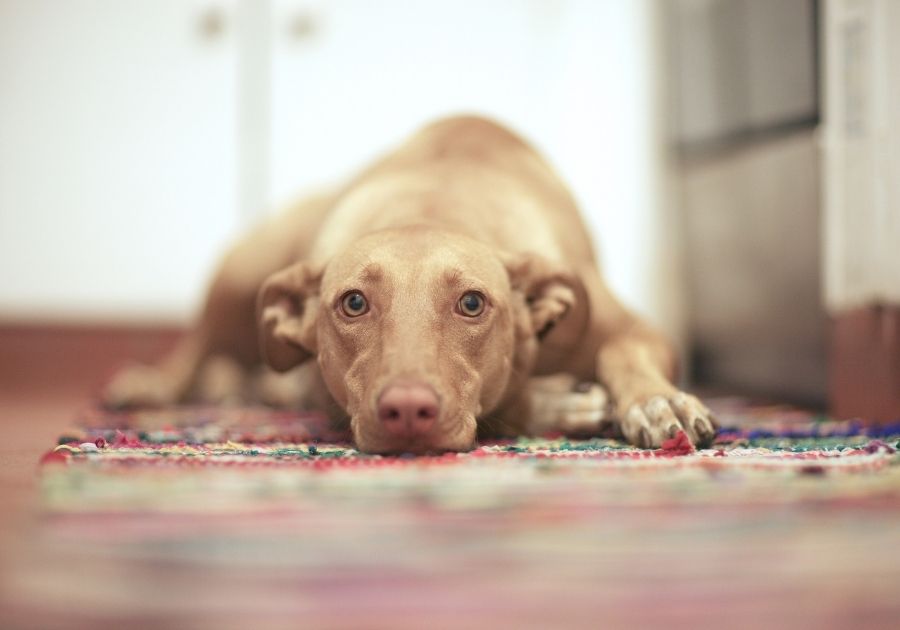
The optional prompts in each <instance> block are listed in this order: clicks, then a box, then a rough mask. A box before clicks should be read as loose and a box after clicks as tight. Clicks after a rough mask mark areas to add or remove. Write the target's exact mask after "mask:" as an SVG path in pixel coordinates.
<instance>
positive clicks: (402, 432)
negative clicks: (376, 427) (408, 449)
mask: <svg viewBox="0 0 900 630" xmlns="http://www.w3.org/2000/svg"><path fill="white" fill-rule="evenodd" d="M439 413H440V404H439V403H438V398H437V394H435V392H434V390H433V389H432V388H431V387H429V386H428V385H424V384H421V383H396V384H393V385H388V386H387V387H386V388H385V390H384V391H383V392H382V393H381V396H380V397H379V398H378V419H379V420H381V422H382V424H384V428H385V429H387V430H388V432H390V433H393V434H394V435H398V436H403V437H412V436H416V435H423V434H425V433H427V432H428V431H429V430H430V429H431V427H432V426H433V425H434V423H435V420H437V417H438V414H439Z"/></svg>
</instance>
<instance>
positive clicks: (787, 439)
mask: <svg viewBox="0 0 900 630" xmlns="http://www.w3.org/2000/svg"><path fill="white" fill-rule="evenodd" d="M712 406H713V407H714V410H715V411H716V412H717V415H718V416H719V418H720V419H721V420H722V421H723V422H724V424H725V428H724V429H723V430H722V431H721V432H720V434H719V436H718V438H717V439H716V441H715V443H714V444H713V445H712V447H711V448H707V449H703V450H699V451H698V450H696V449H694V448H693V447H692V446H691V445H690V443H689V442H688V441H687V440H686V438H685V437H684V436H683V435H679V436H677V437H676V438H673V439H671V440H669V441H668V442H666V443H665V444H664V446H663V448H661V449H657V450H640V449H636V448H633V447H630V446H627V445H625V444H623V443H621V442H618V441H615V440H612V439H590V440H571V439H565V438H562V437H553V436H550V437H546V438H542V439H519V440H514V441H503V442H493V443H487V444H482V445H481V446H480V447H479V448H478V449H476V450H474V451H472V452H470V453H464V454H444V455H438V456H426V457H402V456H401V457H381V456H372V455H365V454H361V453H359V452H357V451H356V450H354V449H353V448H352V446H351V445H350V444H349V443H347V442H343V441H341V440H342V438H344V436H341V435H338V434H333V433H330V432H329V431H328V429H327V425H326V423H325V422H324V420H323V419H322V418H320V417H317V416H315V415H295V414H287V413H276V412H272V411H265V410H259V409H256V410H254V409H232V410H211V409H205V410H204V409H177V410H167V411H163V412H143V413H133V414H127V415H122V414H119V415H115V414H105V413H100V412H94V413H89V414H86V415H85V416H84V417H83V418H82V420H81V421H80V422H79V424H78V426H77V427H75V428H73V429H72V430H71V431H69V432H67V434H66V435H64V436H62V437H61V438H60V440H59V444H58V445H56V446H55V447H54V448H52V449H50V450H49V451H48V452H47V454H46V455H45V456H44V457H43V459H42V461H41V464H40V479H41V486H42V497H43V498H42V506H41V519H40V521H39V522H38V523H37V524H36V527H35V531H34V533H33V537H32V539H30V540H28V541H23V546H22V549H21V550H20V553H21V554H22V557H23V558H28V562H27V563H24V564H25V565H26V566H27V567H28V569H27V570H25V571H22V572H19V573H18V574H17V575H14V576H11V577H10V578H9V580H8V581H9V583H8V584H6V585H4V586H5V590H6V591H7V593H8V595H7V602H6V608H7V609H8V610H9V611H10V615H11V616H10V617H9V619H14V620H15V623H14V625H22V626H28V625H31V624H33V625H34V627H49V626H54V625H59V626H67V625H72V626H76V627H100V626H110V627H125V624H127V625H128V627H145V626H146V627H156V626H166V627H179V628H183V627H186V628H193V627H215V628H222V627H249V626H255V627H347V628H369V627H375V628H382V627H383V628H423V627H427V628H434V627H463V628H471V627H517V628H520V627H541V628H549V627H553V628H555V627H635V626H638V627H643V626H653V625H660V626H666V627H682V626H697V625H700V626H711V625H720V624H727V625H729V626H737V627H759V626H760V625H763V624H765V625H767V626H770V627H854V628H857V627H896V625H897V623H898V619H900V560H898V554H900V455H898V453H897V449H898V447H900V425H888V426H881V427H868V428H867V427H866V426H864V425H863V424H862V423H860V422H834V421H830V420H828V419H826V418H822V417H817V416H815V415H812V414H809V413H805V412H802V411H798V410H794V409H790V408H786V407H777V406H776V407H758V406H757V407H753V406H748V405H746V404H744V403H743V402H742V401H739V400H733V399H721V400H715V401H712ZM20 560H21V558H20ZM18 564H19V565H20V566H21V565H22V564H23V563H22V562H19V563H18ZM4 627H5V626H4Z"/></svg>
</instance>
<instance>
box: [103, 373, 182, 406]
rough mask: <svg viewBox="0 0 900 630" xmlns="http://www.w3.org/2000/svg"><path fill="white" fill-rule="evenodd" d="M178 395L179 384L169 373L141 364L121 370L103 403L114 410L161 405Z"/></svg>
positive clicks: (110, 385) (107, 391) (105, 389)
mask: <svg viewBox="0 0 900 630" xmlns="http://www.w3.org/2000/svg"><path fill="white" fill-rule="evenodd" d="M177 398H178V391H177V387H176V385H175V383H174V382H173V381H172V379H171V378H170V377H169V376H168V375H166V374H165V373H164V372H163V371H162V370H160V369H159V368H157V367H154V366H152V365H141V364H135V365H130V366H128V367H126V368H123V369H122V370H120V371H119V372H118V373H117V374H116V375H115V376H114V377H113V378H112V380H111V381H110V382H109V383H108V384H107V385H106V387H105V388H104V389H103V392H102V393H101V399H102V402H103V404H104V405H105V406H106V407H110V408H113V409H120V408H132V407H160V406H162V405H167V404H171V403H173V402H175V401H176V400H177Z"/></svg>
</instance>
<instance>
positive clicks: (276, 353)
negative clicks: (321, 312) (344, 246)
mask: <svg viewBox="0 0 900 630" xmlns="http://www.w3.org/2000/svg"><path fill="white" fill-rule="evenodd" d="M322 271H323V269H322V268H321V267H318V266H313V265H311V264H309V263H306V262H300V263H296V264H294V265H291V266H290V267H286V268H285V269H282V270H281V271H276V272H275V273H273V274H272V275H271V276H269V278H268V279H267V280H266V281H265V282H264V283H263V285H262V288H261V289H260V290H259V295H258V297H257V301H256V318H257V323H258V325H259V343H260V348H261V349H262V354H263V358H264V359H265V361H266V363H268V364H269V366H270V367H271V368H272V369H274V370H278V371H279V372H284V371H286V370H289V369H291V368H292V367H294V366H296V365H298V364H300V363H302V362H303V361H306V360H307V359H308V358H310V357H311V356H313V355H314V354H315V353H316V350H317V348H316V311H318V305H319V283H320V282H321V280H322Z"/></svg>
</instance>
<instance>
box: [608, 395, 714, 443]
mask: <svg viewBox="0 0 900 630" xmlns="http://www.w3.org/2000/svg"><path fill="white" fill-rule="evenodd" d="M620 425H621V430H622V434H623V435H624V436H625V439H626V440H628V442H629V443H630V444H634V445H635V446H640V447H642V448H659V447H660V446H662V443H663V440H666V439H669V438H672V437H675V435H677V433H678V431H680V430H684V432H685V433H686V434H687V436H688V437H689V438H690V440H691V442H693V443H694V444H695V445H697V446H706V445H709V444H710V443H711V442H712V440H713V438H715V436H716V430H717V429H718V423H717V422H716V420H715V418H714V417H713V415H712V413H711V412H710V411H709V409H707V408H706V406H705V405H704V404H703V403H701V402H700V401H699V400H698V399H697V398H696V397H695V396H691V395H690V394H685V393H684V392H678V391H676V392H675V393H672V394H665V395H656V396H651V397H650V398H648V399H646V400H645V401H644V402H635V403H631V404H629V405H626V406H625V409H624V411H623V412H621V416H620Z"/></svg>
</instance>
